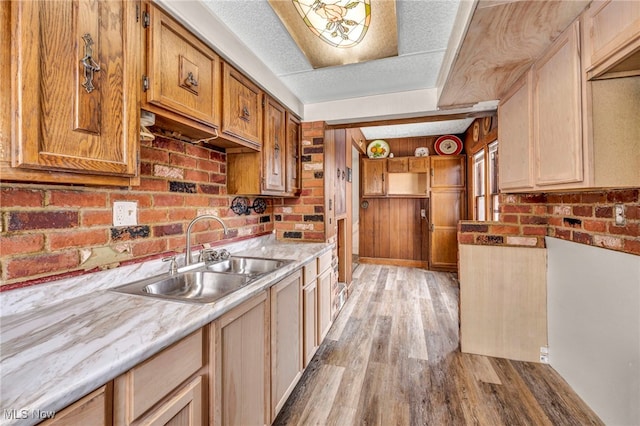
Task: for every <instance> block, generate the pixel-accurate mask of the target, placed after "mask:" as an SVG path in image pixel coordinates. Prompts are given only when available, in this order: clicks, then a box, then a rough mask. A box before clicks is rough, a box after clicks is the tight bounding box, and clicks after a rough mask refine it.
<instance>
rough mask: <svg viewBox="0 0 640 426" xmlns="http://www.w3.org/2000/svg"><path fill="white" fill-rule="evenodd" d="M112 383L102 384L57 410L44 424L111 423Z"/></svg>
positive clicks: (73, 425) (76, 425)
mask: <svg viewBox="0 0 640 426" xmlns="http://www.w3.org/2000/svg"><path fill="white" fill-rule="evenodd" d="M111 392H112V387H111V384H110V383H109V384H107V385H105V386H102V387H101V388H100V389H97V390H95V391H93V392H91V393H90V394H89V395H87V396H85V397H84V398H81V399H80V400H79V401H77V402H75V403H74V404H72V405H70V406H69V407H67V408H65V409H64V410H62V411H60V412H57V413H56V415H55V417H53V418H51V419H49V420H46V421H45V422H43V423H41V424H42V426H85V425H95V426H107V425H111V401H112V395H111Z"/></svg>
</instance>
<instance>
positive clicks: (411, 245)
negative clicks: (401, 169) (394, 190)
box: [359, 198, 429, 266]
mask: <svg viewBox="0 0 640 426" xmlns="http://www.w3.org/2000/svg"><path fill="white" fill-rule="evenodd" d="M367 202H368V203H369V206H368V207H367V208H366V209H365V208H362V206H360V253H359V255H360V258H361V260H365V261H366V259H363V258H383V259H398V260H407V261H417V263H416V262H414V263H415V264H416V265H418V264H420V265H421V266H426V261H427V257H428V247H429V245H428V238H429V235H428V232H427V220H426V219H422V218H421V217H420V209H425V211H426V209H427V205H428V200H427V199H424V198H422V199H420V198H369V199H367ZM400 263H401V262H400Z"/></svg>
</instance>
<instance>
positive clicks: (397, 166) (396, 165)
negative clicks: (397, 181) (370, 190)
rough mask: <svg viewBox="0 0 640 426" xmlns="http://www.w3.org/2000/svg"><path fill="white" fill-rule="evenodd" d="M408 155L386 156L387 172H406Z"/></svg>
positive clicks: (407, 169)
mask: <svg viewBox="0 0 640 426" xmlns="http://www.w3.org/2000/svg"><path fill="white" fill-rule="evenodd" d="M408 171H409V157H396V158H387V173H407V172H408Z"/></svg>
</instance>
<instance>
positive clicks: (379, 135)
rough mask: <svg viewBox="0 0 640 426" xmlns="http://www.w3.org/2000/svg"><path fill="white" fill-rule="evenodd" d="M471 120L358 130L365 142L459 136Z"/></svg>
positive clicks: (362, 128)
mask: <svg viewBox="0 0 640 426" xmlns="http://www.w3.org/2000/svg"><path fill="white" fill-rule="evenodd" d="M473 120H474V119H473V118H464V119H461V120H448V121H432V122H429V123H412V124H397V125H393V126H373V127H361V128H360V130H361V131H362V134H363V135H364V137H365V138H366V139H367V140H372V139H396V138H410V137H418V136H440V135H459V134H462V133H464V132H465V131H466V130H467V129H468V128H469V126H470V125H471V123H472V122H473Z"/></svg>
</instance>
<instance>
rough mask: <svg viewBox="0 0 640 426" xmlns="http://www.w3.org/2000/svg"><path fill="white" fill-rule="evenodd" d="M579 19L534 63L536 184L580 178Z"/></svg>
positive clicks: (579, 179)
mask: <svg viewBox="0 0 640 426" xmlns="http://www.w3.org/2000/svg"><path fill="white" fill-rule="evenodd" d="M579 35H580V34H579V22H575V23H574V24H573V25H571V26H570V27H569V28H568V30H567V31H565V32H564V33H563V34H562V35H560V37H559V38H558V39H557V40H556V41H555V42H554V44H553V45H552V47H551V48H550V50H549V51H547V53H546V54H545V55H544V56H543V57H542V58H541V59H540V60H539V61H538V62H536V64H535V65H534V68H533V70H534V81H533V85H534V86H533V97H534V99H533V105H534V112H533V131H534V141H535V153H536V167H535V169H536V174H535V179H536V182H535V183H536V185H539V186H550V185H559V184H565V183H572V182H580V181H582V179H583V170H584V169H583V157H582V113H581V111H582V103H581V86H580V84H581V78H580V52H579V41H580V38H579Z"/></svg>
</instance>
